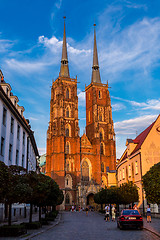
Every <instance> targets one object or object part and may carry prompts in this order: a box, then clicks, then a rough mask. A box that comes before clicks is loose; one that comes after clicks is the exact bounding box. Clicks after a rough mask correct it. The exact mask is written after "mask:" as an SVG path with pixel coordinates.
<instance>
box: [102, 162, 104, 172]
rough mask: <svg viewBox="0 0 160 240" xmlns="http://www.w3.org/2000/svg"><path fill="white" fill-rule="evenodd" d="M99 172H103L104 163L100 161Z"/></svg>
mask: <svg viewBox="0 0 160 240" xmlns="http://www.w3.org/2000/svg"><path fill="white" fill-rule="evenodd" d="M101 172H104V163H103V162H102V163H101Z"/></svg>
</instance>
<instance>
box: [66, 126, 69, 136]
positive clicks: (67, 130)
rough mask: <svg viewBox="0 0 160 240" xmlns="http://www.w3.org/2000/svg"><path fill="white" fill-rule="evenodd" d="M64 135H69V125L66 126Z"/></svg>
mask: <svg viewBox="0 0 160 240" xmlns="http://www.w3.org/2000/svg"><path fill="white" fill-rule="evenodd" d="M66 137H69V127H66Z"/></svg>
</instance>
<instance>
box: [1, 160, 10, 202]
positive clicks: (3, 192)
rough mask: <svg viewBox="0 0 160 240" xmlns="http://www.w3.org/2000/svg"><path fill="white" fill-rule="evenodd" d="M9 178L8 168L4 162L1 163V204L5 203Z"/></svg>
mask: <svg viewBox="0 0 160 240" xmlns="http://www.w3.org/2000/svg"><path fill="white" fill-rule="evenodd" d="M8 178H9V170H8V166H6V165H5V163H4V162H1V161H0V183H1V184H0V202H5V196H6V193H7V191H8V190H7V188H6V183H7V182H8Z"/></svg>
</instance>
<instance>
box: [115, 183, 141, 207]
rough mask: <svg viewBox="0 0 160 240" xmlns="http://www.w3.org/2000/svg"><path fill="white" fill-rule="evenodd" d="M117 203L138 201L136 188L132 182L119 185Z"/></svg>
mask: <svg viewBox="0 0 160 240" xmlns="http://www.w3.org/2000/svg"><path fill="white" fill-rule="evenodd" d="M118 191H119V203H120V204H125V205H126V204H130V203H134V202H138V200H139V195H138V189H137V186H136V185H135V184H133V182H128V183H123V184H122V185H121V186H120V187H119V190H118Z"/></svg>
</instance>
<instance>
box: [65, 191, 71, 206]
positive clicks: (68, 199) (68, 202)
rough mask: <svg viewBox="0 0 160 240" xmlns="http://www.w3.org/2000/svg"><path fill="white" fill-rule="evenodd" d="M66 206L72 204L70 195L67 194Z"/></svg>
mask: <svg viewBox="0 0 160 240" xmlns="http://www.w3.org/2000/svg"><path fill="white" fill-rule="evenodd" d="M65 202H66V204H70V196H69V193H67V194H66V201H65Z"/></svg>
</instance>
